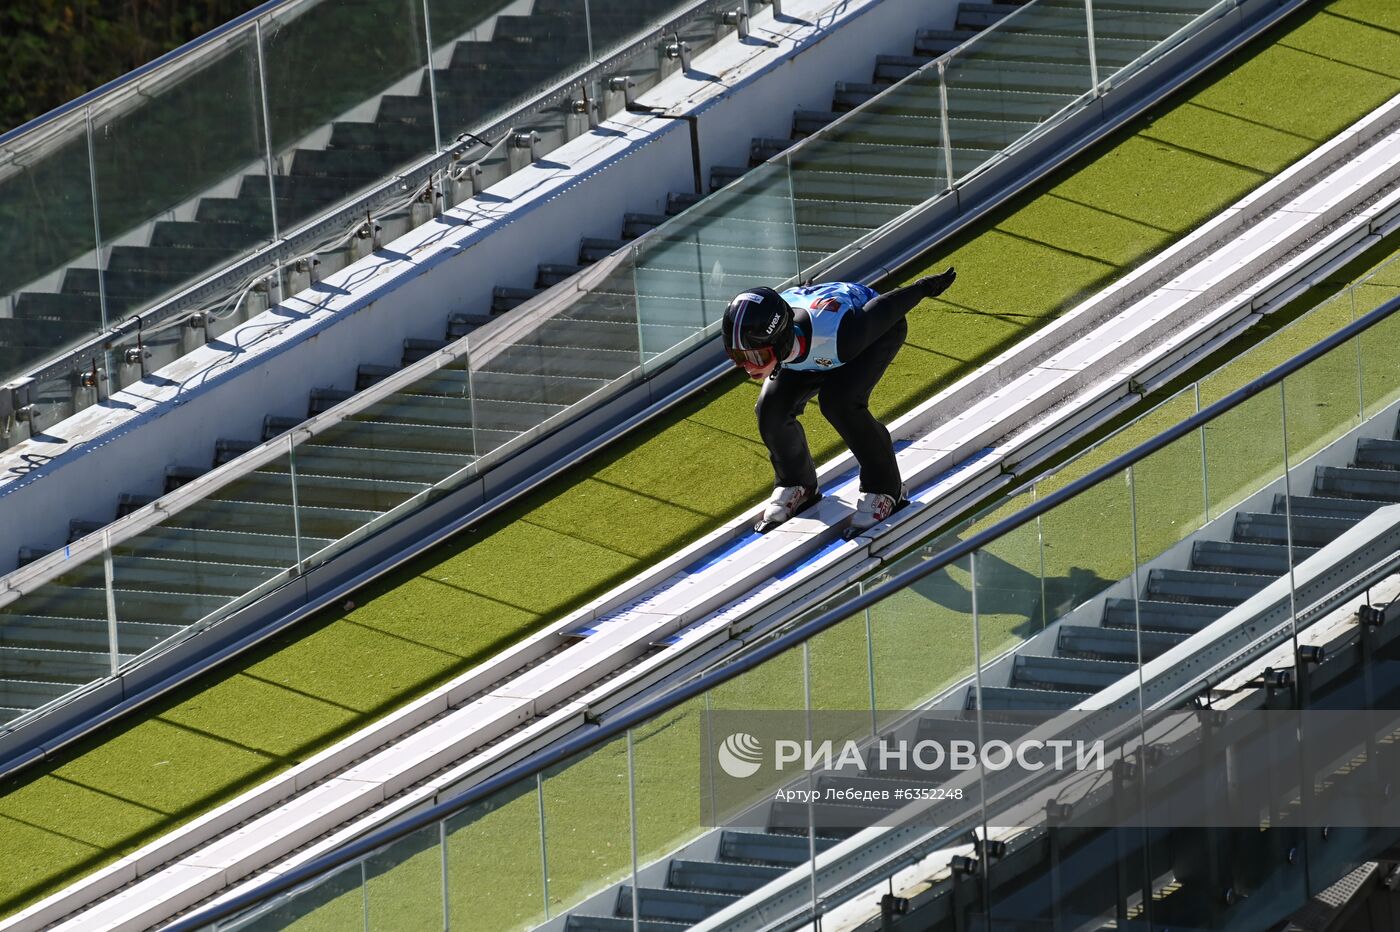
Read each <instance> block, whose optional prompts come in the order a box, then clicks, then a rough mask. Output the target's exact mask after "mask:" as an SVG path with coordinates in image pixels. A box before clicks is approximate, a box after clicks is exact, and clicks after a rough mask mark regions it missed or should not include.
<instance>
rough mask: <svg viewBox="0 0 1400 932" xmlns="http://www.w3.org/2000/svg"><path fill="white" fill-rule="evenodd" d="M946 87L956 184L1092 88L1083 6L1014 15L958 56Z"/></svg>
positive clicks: (1079, 0) (1042, 7)
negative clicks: (957, 180)
mask: <svg viewBox="0 0 1400 932" xmlns="http://www.w3.org/2000/svg"><path fill="white" fill-rule="evenodd" d="M945 83H946V85H947V96H948V134H949V138H950V139H951V142H952V150H953V153H952V158H953V171H954V173H955V176H956V177H957V178H958V179H959V180H961V179H963V178H966V177H967V176H968V175H969V174H970V173H971V172H972V171H974V170H975V169H977V168H978V167H980V166H982V165H984V164H986V163H987V162H989V161H991V160H993V159H995V158H997V157H999V156H1000V155H1001V153H1002V150H1004V149H1005V148H1006V147H1007V146H1009V145H1010V144H1011V143H1012V142H1015V141H1016V140H1017V139H1020V138H1021V137H1022V136H1024V135H1025V134H1026V133H1028V132H1030V131H1031V130H1032V129H1034V128H1035V127H1036V126H1037V125H1039V124H1040V123H1044V122H1045V121H1046V120H1048V119H1050V118H1051V117H1052V116H1054V115H1055V114H1057V113H1059V112H1060V111H1062V110H1064V109H1065V108H1066V107H1068V106H1070V105H1071V104H1073V103H1074V102H1075V101H1076V100H1078V99H1079V98H1080V97H1082V96H1083V95H1085V94H1087V93H1089V92H1090V91H1092V90H1093V81H1092V79H1091V78H1090V71H1089V34H1088V23H1087V20H1086V18H1085V10H1084V3H1083V0H1073V2H1068V3H1065V4H1063V5H1055V6H1051V5H1049V4H1044V3H1039V4H1032V5H1029V6H1025V7H1022V8H1021V9H1019V10H1016V11H1015V12H1013V13H1011V14H1010V15H1009V16H1007V17H1005V18H1004V19H1002V20H1000V21H999V22H997V23H996V24H995V25H994V26H992V27H991V28H989V29H987V30H985V31H984V32H982V33H980V34H979V35H977V36H976V37H975V38H973V39H971V40H970V41H968V42H967V43H966V44H965V45H963V46H962V47H961V48H959V49H958V50H957V52H956V54H955V55H954V56H953V57H952V58H951V59H950V60H949V62H948V64H947V69H946V74H945Z"/></svg>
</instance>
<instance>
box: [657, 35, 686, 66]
mask: <svg viewBox="0 0 1400 932" xmlns="http://www.w3.org/2000/svg"><path fill="white" fill-rule="evenodd" d="M661 54H662V55H663V56H665V57H666V58H667V59H669V60H671V61H675V60H676V59H680V63H681V71H682V72H689V71H690V46H689V45H688V44H687V43H685V42H682V41H681V37H680V34H679V33H677V34H675V35H672V36H670V37H669V38H668V39H667V40H666V41H665V42H664V43H663V44H662V46H661Z"/></svg>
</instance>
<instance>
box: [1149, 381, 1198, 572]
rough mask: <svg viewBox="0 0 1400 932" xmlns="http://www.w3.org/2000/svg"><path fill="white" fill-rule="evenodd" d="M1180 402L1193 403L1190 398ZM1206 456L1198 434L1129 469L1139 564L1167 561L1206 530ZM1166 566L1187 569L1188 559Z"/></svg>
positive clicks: (1180, 556)
mask: <svg viewBox="0 0 1400 932" xmlns="http://www.w3.org/2000/svg"><path fill="white" fill-rule="evenodd" d="M1188 391H1189V390H1188ZM1182 400H1183V401H1184V402H1190V401H1191V400H1192V399H1191V397H1190V395H1189V394H1188V395H1186V396H1185V397H1183V398H1182ZM1193 406H1194V405H1193ZM1178 407H1179V406H1178ZM1178 420H1180V419H1178ZM1204 454H1205V450H1204V447H1203V446H1202V440H1201V431H1200V430H1194V431H1192V432H1191V433H1189V434H1187V435H1186V436H1184V437H1181V438H1179V439H1177V440H1174V441H1172V442H1171V443H1170V444H1168V445H1167V446H1165V447H1163V448H1162V449H1160V450H1158V451H1157V452H1156V453H1153V454H1152V455H1150V456H1148V457H1147V458H1146V459H1142V460H1139V461H1138V462H1136V463H1134V464H1133V467H1132V468H1133V505H1134V508H1135V509H1136V516H1137V521H1136V534H1137V553H1138V560H1139V562H1141V563H1144V564H1146V563H1150V562H1152V561H1155V560H1158V559H1159V558H1164V557H1166V556H1167V555H1168V552H1169V551H1171V549H1172V548H1173V547H1175V546H1176V545H1177V544H1179V543H1181V542H1182V541H1184V540H1186V539H1187V538H1188V537H1190V536H1191V535H1192V534H1194V533H1196V531H1198V530H1200V529H1201V528H1202V527H1205V524H1206V521H1207V520H1208V517H1207V515H1206V498H1207V495H1208V490H1207V489H1206V484H1205V479H1206V470H1205V455H1204ZM1167 562H1170V563H1172V564H1176V563H1183V562H1185V563H1190V558H1189V555H1187V554H1172V555H1171V558H1170V559H1169V560H1168V561H1167ZM1190 565H1194V563H1191V564H1190Z"/></svg>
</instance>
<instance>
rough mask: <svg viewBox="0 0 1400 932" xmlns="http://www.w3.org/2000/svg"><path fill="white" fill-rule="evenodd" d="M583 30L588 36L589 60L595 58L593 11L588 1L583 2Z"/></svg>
mask: <svg viewBox="0 0 1400 932" xmlns="http://www.w3.org/2000/svg"><path fill="white" fill-rule="evenodd" d="M583 29H584V31H585V32H586V33H587V34H588V60H589V61H594V58H593V11H592V9H590V8H589V6H588V0H583Z"/></svg>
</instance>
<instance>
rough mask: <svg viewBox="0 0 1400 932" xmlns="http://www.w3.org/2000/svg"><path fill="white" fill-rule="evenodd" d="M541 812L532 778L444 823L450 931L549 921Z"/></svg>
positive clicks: (514, 927)
mask: <svg viewBox="0 0 1400 932" xmlns="http://www.w3.org/2000/svg"><path fill="white" fill-rule="evenodd" d="M541 811H542V810H541V805H540V793H539V783H538V781H537V780H536V779H535V778H534V777H530V778H528V779H526V780H521V781H519V782H518V783H516V784H514V785H512V786H509V787H506V788H505V789H503V790H499V791H497V792H496V793H493V794H492V795H491V796H489V797H487V798H486V799H484V800H482V801H481V802H479V803H476V804H474V805H472V806H469V807H467V808H466V809H464V810H462V811H461V812H459V813H457V814H456V815H454V816H450V817H449V818H448V819H447V820H446V821H445V826H444V832H445V835H446V841H445V843H444V844H445V854H444V857H445V858H446V864H447V866H446V876H447V880H446V883H447V924H448V927H449V928H453V929H474V928H481V929H500V930H502V932H506V930H523V929H530V928H534V927H535V926H536V925H539V924H540V923H541V922H543V921H544V920H545V919H546V918H548V916H547V914H546V912H545V909H546V908H545V874H544V839H543V836H542V835H541V832H542V828H541V825H540V813H541Z"/></svg>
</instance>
